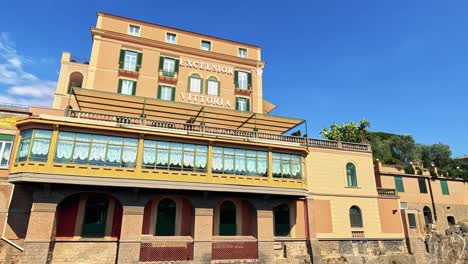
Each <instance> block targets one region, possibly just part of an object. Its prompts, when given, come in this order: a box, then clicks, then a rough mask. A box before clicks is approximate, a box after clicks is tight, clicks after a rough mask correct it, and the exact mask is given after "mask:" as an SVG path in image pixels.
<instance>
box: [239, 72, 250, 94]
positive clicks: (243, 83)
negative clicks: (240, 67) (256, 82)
mask: <svg viewBox="0 0 468 264" xmlns="http://www.w3.org/2000/svg"><path fill="white" fill-rule="evenodd" d="M237 76H238V77H237V78H238V84H239V85H238V87H237V88H239V89H244V90H247V89H249V81H248V74H247V73H246V72H242V71H238V72H237Z"/></svg>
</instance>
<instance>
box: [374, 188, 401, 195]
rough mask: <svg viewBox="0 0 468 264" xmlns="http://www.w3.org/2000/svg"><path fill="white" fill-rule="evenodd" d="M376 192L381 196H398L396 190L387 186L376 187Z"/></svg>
mask: <svg viewBox="0 0 468 264" xmlns="http://www.w3.org/2000/svg"><path fill="white" fill-rule="evenodd" d="M377 194H378V195H379V196H383V197H398V192H397V191H396V190H395V189H389V188H377Z"/></svg>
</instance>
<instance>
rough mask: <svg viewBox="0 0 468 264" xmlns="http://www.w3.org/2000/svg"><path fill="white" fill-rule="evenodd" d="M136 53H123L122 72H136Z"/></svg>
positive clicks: (127, 51)
mask: <svg viewBox="0 0 468 264" xmlns="http://www.w3.org/2000/svg"><path fill="white" fill-rule="evenodd" d="M137 56H138V53H137V52H134V51H129V50H126V51H125V61H124V70H127V71H136V66H137Z"/></svg>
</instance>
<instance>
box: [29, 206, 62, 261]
mask: <svg viewBox="0 0 468 264" xmlns="http://www.w3.org/2000/svg"><path fill="white" fill-rule="evenodd" d="M56 208H57V204H56V203H52V202H51V203H48V202H36V201H35V202H34V203H33V206H32V209H31V215H30V217H29V224H28V231H27V234H26V239H25V241H24V253H23V257H22V259H21V263H36V264H41V263H44V264H45V263H47V259H48V255H49V248H50V242H51V239H52V235H53V231H54V222H55V211H56Z"/></svg>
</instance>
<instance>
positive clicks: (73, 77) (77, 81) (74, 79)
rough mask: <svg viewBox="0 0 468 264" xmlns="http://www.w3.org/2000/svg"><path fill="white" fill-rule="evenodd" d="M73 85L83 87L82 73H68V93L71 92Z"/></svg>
mask: <svg viewBox="0 0 468 264" xmlns="http://www.w3.org/2000/svg"><path fill="white" fill-rule="evenodd" d="M73 87H79V88H81V87H83V74H82V73H81V72H72V74H70V78H69V80H68V89H67V93H68V94H70V93H71V89H72V88H73Z"/></svg>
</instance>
